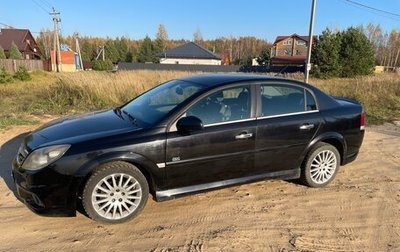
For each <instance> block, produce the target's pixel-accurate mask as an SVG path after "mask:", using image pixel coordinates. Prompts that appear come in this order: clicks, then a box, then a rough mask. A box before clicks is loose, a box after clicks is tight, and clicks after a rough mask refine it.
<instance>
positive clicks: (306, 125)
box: [300, 123, 314, 130]
mask: <svg viewBox="0 0 400 252" xmlns="http://www.w3.org/2000/svg"><path fill="white" fill-rule="evenodd" d="M312 128H314V124H309V123H306V124H303V125H301V126H300V129H301V130H309V129H312Z"/></svg>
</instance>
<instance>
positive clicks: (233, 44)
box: [36, 24, 271, 65]
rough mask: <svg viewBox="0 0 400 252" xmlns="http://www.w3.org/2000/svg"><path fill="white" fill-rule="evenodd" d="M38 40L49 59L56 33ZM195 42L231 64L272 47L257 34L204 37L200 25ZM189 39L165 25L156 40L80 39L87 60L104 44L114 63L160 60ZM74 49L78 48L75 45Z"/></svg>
mask: <svg viewBox="0 0 400 252" xmlns="http://www.w3.org/2000/svg"><path fill="white" fill-rule="evenodd" d="M36 41H37V43H38V45H39V47H40V49H41V51H42V53H43V54H44V57H45V58H49V55H50V50H52V33H51V31H50V30H42V32H41V33H40V35H39V36H38V37H37V40H36ZM193 41H194V42H196V43H198V44H199V45H201V46H203V47H204V48H206V49H208V50H210V51H212V52H215V53H217V54H219V55H221V56H222V57H223V58H224V59H225V60H226V63H227V64H240V65H243V64H248V63H249V62H250V63H251V59H252V58H254V57H257V56H258V55H259V54H260V53H261V52H262V51H263V50H267V49H269V48H270V47H271V44H270V43H269V42H268V41H267V40H264V39H259V38H256V37H253V36H246V37H233V36H229V37H219V38H216V39H207V40H205V39H203V36H202V33H201V31H200V29H199V28H197V30H196V31H195V32H194V34H193ZM187 42H189V40H185V39H169V37H168V32H167V29H166V28H165V26H164V25H162V24H160V25H159V26H158V30H157V33H156V34H155V39H151V38H150V37H149V36H146V37H145V38H144V39H131V38H128V37H124V36H123V37H116V38H110V37H106V38H102V37H91V36H82V37H80V38H79V44H80V48H81V55H82V59H83V60H84V61H94V60H96V58H98V59H101V56H99V57H98V55H99V52H100V49H101V47H102V46H104V48H105V58H106V60H108V61H111V62H114V63H115V62H120V61H123V62H142V63H145V62H153V63H157V62H158V58H157V57H156V55H157V54H158V53H160V52H162V51H164V50H167V49H170V48H174V47H177V46H180V45H183V44H185V43H187ZM60 43H61V44H67V45H70V46H71V45H75V40H74V37H73V36H61V37H60ZM72 49H75V48H74V47H72Z"/></svg>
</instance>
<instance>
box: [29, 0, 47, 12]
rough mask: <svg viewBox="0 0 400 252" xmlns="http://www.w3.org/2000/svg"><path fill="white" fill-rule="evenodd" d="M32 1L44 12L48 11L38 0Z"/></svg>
mask: <svg viewBox="0 0 400 252" xmlns="http://www.w3.org/2000/svg"><path fill="white" fill-rule="evenodd" d="M32 2H33V3H34V4H35V5H36V6H38V7H39V8H40V9H42V10H43V11H44V12H46V13H47V14H48V13H49V10H48V9H46V8H44V7H43V5H41V4H40V3H39V2H37V1H36V0H32Z"/></svg>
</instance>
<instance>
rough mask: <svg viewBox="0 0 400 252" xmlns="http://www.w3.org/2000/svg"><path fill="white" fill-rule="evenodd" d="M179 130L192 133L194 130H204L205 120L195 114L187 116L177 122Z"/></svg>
mask: <svg viewBox="0 0 400 252" xmlns="http://www.w3.org/2000/svg"><path fill="white" fill-rule="evenodd" d="M176 128H177V129H178V132H182V133H186V134H187V133H191V132H193V131H198V130H202V129H203V128H204V126H203V122H202V121H201V120H200V119H199V118H197V117H195V116H186V117H182V118H181V119H179V120H178V122H176Z"/></svg>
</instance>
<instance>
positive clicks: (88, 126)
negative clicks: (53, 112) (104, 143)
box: [25, 110, 139, 149]
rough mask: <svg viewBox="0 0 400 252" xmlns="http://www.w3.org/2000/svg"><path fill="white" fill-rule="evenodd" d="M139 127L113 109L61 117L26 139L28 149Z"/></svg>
mask: <svg viewBox="0 0 400 252" xmlns="http://www.w3.org/2000/svg"><path fill="white" fill-rule="evenodd" d="M138 129H139V128H138V127H137V126H136V125H134V124H133V123H131V122H130V121H129V120H125V119H124V118H123V117H122V116H119V115H117V114H116V113H115V112H114V111H113V110H107V111H96V112H91V113H85V114H78V115H71V116H65V117H61V118H59V119H56V120H53V121H51V122H49V123H46V124H44V125H43V126H41V127H40V128H38V129H37V130H35V131H33V132H31V133H30V134H29V135H28V136H27V137H26V139H25V143H26V145H27V147H28V149H35V148H37V147H39V146H41V145H51V144H72V143H75V142H79V141H84V140H90V139H94V138H99V137H106V136H111V135H114V134H120V133H124V132H128V131H135V130H138Z"/></svg>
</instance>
